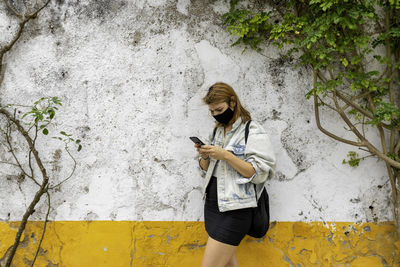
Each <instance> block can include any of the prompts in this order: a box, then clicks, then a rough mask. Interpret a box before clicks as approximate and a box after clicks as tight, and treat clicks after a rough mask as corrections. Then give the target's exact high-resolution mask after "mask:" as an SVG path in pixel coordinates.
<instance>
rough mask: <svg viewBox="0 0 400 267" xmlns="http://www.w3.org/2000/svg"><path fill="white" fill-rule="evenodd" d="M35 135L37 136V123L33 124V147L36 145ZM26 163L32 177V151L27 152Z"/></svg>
mask: <svg viewBox="0 0 400 267" xmlns="http://www.w3.org/2000/svg"><path fill="white" fill-rule="evenodd" d="M37 134H38V128H37V123H35V137H34V138H33V142H32V143H33V146H35V145H36V139H37ZM28 163H29V168H30V169H31V174H32V177H34V172H33V167H32V150H29V155H28Z"/></svg>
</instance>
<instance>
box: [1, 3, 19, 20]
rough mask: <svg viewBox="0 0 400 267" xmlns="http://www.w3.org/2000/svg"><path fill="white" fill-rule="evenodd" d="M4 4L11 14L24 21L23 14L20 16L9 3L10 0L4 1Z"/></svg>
mask: <svg viewBox="0 0 400 267" xmlns="http://www.w3.org/2000/svg"><path fill="white" fill-rule="evenodd" d="M4 3H6V5H7V7H8V8H9V9H10V10H11V12H12V13H13V14H14V15H15V16H16V17H18V19H20V20H23V18H22V16H21V14H19V13H18V12H17V11H16V10H15V8H14V7H13V6H12V5H11V4H10V3H9V2H8V0H4Z"/></svg>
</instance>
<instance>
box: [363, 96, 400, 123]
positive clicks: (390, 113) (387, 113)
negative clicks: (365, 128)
mask: <svg viewBox="0 0 400 267" xmlns="http://www.w3.org/2000/svg"><path fill="white" fill-rule="evenodd" d="M374 115H375V116H374V119H373V120H371V122H370V123H371V124H372V125H378V124H379V123H381V122H388V123H389V125H390V127H391V128H394V127H400V109H399V108H397V107H396V106H395V105H393V104H392V103H385V102H381V103H379V106H378V107H377V109H376V111H375V114H374Z"/></svg>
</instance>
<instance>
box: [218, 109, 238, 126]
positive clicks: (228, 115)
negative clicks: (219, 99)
mask: <svg viewBox="0 0 400 267" xmlns="http://www.w3.org/2000/svg"><path fill="white" fill-rule="evenodd" d="M233 113H234V112H233V110H232V109H231V108H230V107H228V108H227V109H226V110H225V111H224V112H222V113H221V114H218V115H215V116H213V117H214V119H216V120H217V121H218V122H219V123H222V124H227V123H228V122H230V121H231V119H232V118H233Z"/></svg>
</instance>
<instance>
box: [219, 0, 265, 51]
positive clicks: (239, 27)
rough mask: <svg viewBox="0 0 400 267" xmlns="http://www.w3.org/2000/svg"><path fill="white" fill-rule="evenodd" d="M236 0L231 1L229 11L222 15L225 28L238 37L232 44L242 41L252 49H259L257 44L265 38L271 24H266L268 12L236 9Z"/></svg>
mask: <svg viewBox="0 0 400 267" xmlns="http://www.w3.org/2000/svg"><path fill="white" fill-rule="evenodd" d="M237 2H238V1H237V0H236V1H231V7H230V12H228V13H226V14H224V15H223V16H222V18H223V20H224V23H225V24H226V25H228V26H227V29H228V30H229V31H230V32H231V33H232V34H233V35H236V36H239V39H238V40H237V41H236V42H235V43H233V44H232V46H235V45H238V44H240V43H244V44H246V47H247V45H248V46H250V47H251V48H252V49H256V50H259V48H258V46H259V45H260V44H261V42H262V41H264V40H265V37H264V34H266V33H267V32H268V31H269V30H270V28H271V26H270V25H269V24H268V20H269V13H265V12H261V13H258V14H254V15H253V14H252V12H251V11H249V10H236V9H235V5H236V3H237Z"/></svg>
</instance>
